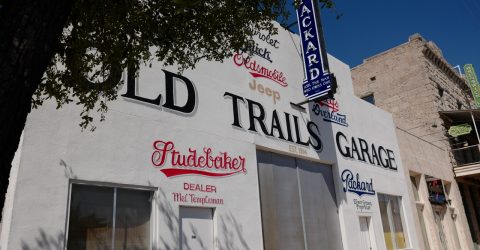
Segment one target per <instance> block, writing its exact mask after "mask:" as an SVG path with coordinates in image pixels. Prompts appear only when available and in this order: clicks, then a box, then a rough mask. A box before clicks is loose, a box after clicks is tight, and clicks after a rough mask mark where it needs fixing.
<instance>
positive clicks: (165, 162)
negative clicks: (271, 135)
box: [151, 140, 247, 177]
mask: <svg viewBox="0 0 480 250" xmlns="http://www.w3.org/2000/svg"><path fill="white" fill-rule="evenodd" d="M153 148H154V151H153V154H152V159H151V160H152V164H153V165H154V166H155V167H158V168H161V169H160V172H162V173H163V174H164V175H165V176H167V177H173V176H179V175H203V176H210V177H222V176H230V175H234V174H238V173H243V174H246V173H247V170H246V169H245V158H244V157H242V156H236V157H232V156H230V155H229V154H228V153H227V152H219V153H217V154H215V153H214V152H213V150H212V149H211V148H208V147H204V148H203V150H196V149H192V148H189V149H188V152H185V153H182V152H181V151H179V150H176V149H175V144H174V143H173V142H172V141H161V140H158V141H155V142H154V143H153Z"/></svg>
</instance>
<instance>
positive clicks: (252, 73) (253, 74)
mask: <svg viewBox="0 0 480 250" xmlns="http://www.w3.org/2000/svg"><path fill="white" fill-rule="evenodd" d="M249 73H250V75H252V76H253V77H255V78H257V77H265V78H267V79H270V80H272V81H274V82H276V83H278V84H280V85H282V86H283V87H286V86H287V85H288V84H287V83H284V82H279V81H277V80H275V79H272V78H270V77H268V76H266V75H262V74H259V73H255V72H249Z"/></svg>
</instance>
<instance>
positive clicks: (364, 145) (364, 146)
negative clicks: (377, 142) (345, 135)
mask: <svg viewBox="0 0 480 250" xmlns="http://www.w3.org/2000/svg"><path fill="white" fill-rule="evenodd" d="M358 142H359V143H360V151H361V152H362V158H363V159H365V153H366V154H367V157H368V162H370V164H373V162H372V159H370V153H369V152H368V144H367V141H365V140H364V139H362V138H358Z"/></svg>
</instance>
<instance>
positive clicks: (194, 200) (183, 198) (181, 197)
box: [172, 192, 223, 206]
mask: <svg viewBox="0 0 480 250" xmlns="http://www.w3.org/2000/svg"><path fill="white" fill-rule="evenodd" d="M172 195H173V201H174V202H179V203H191V204H197V205H202V206H203V205H222V204H223V199H222V198H213V197H209V196H208V195H202V196H200V195H197V194H186V193H181V192H174V193H172Z"/></svg>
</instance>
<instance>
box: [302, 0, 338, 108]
mask: <svg viewBox="0 0 480 250" xmlns="http://www.w3.org/2000/svg"><path fill="white" fill-rule="evenodd" d="M313 1H314V0H302V1H301V2H300V4H299V6H298V8H297V18H298V27H299V31H300V38H301V41H302V52H303V53H302V54H303V64H304V69H305V80H304V81H303V94H304V95H305V97H307V98H308V99H309V100H313V99H316V98H318V97H322V96H325V95H327V94H328V93H329V91H331V90H332V83H333V81H332V76H331V74H330V73H329V72H327V71H326V70H325V68H324V64H323V62H322V60H323V59H322V49H321V44H320V36H319V34H318V29H317V25H319V24H317V17H316V15H315V9H314V4H313Z"/></svg>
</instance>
